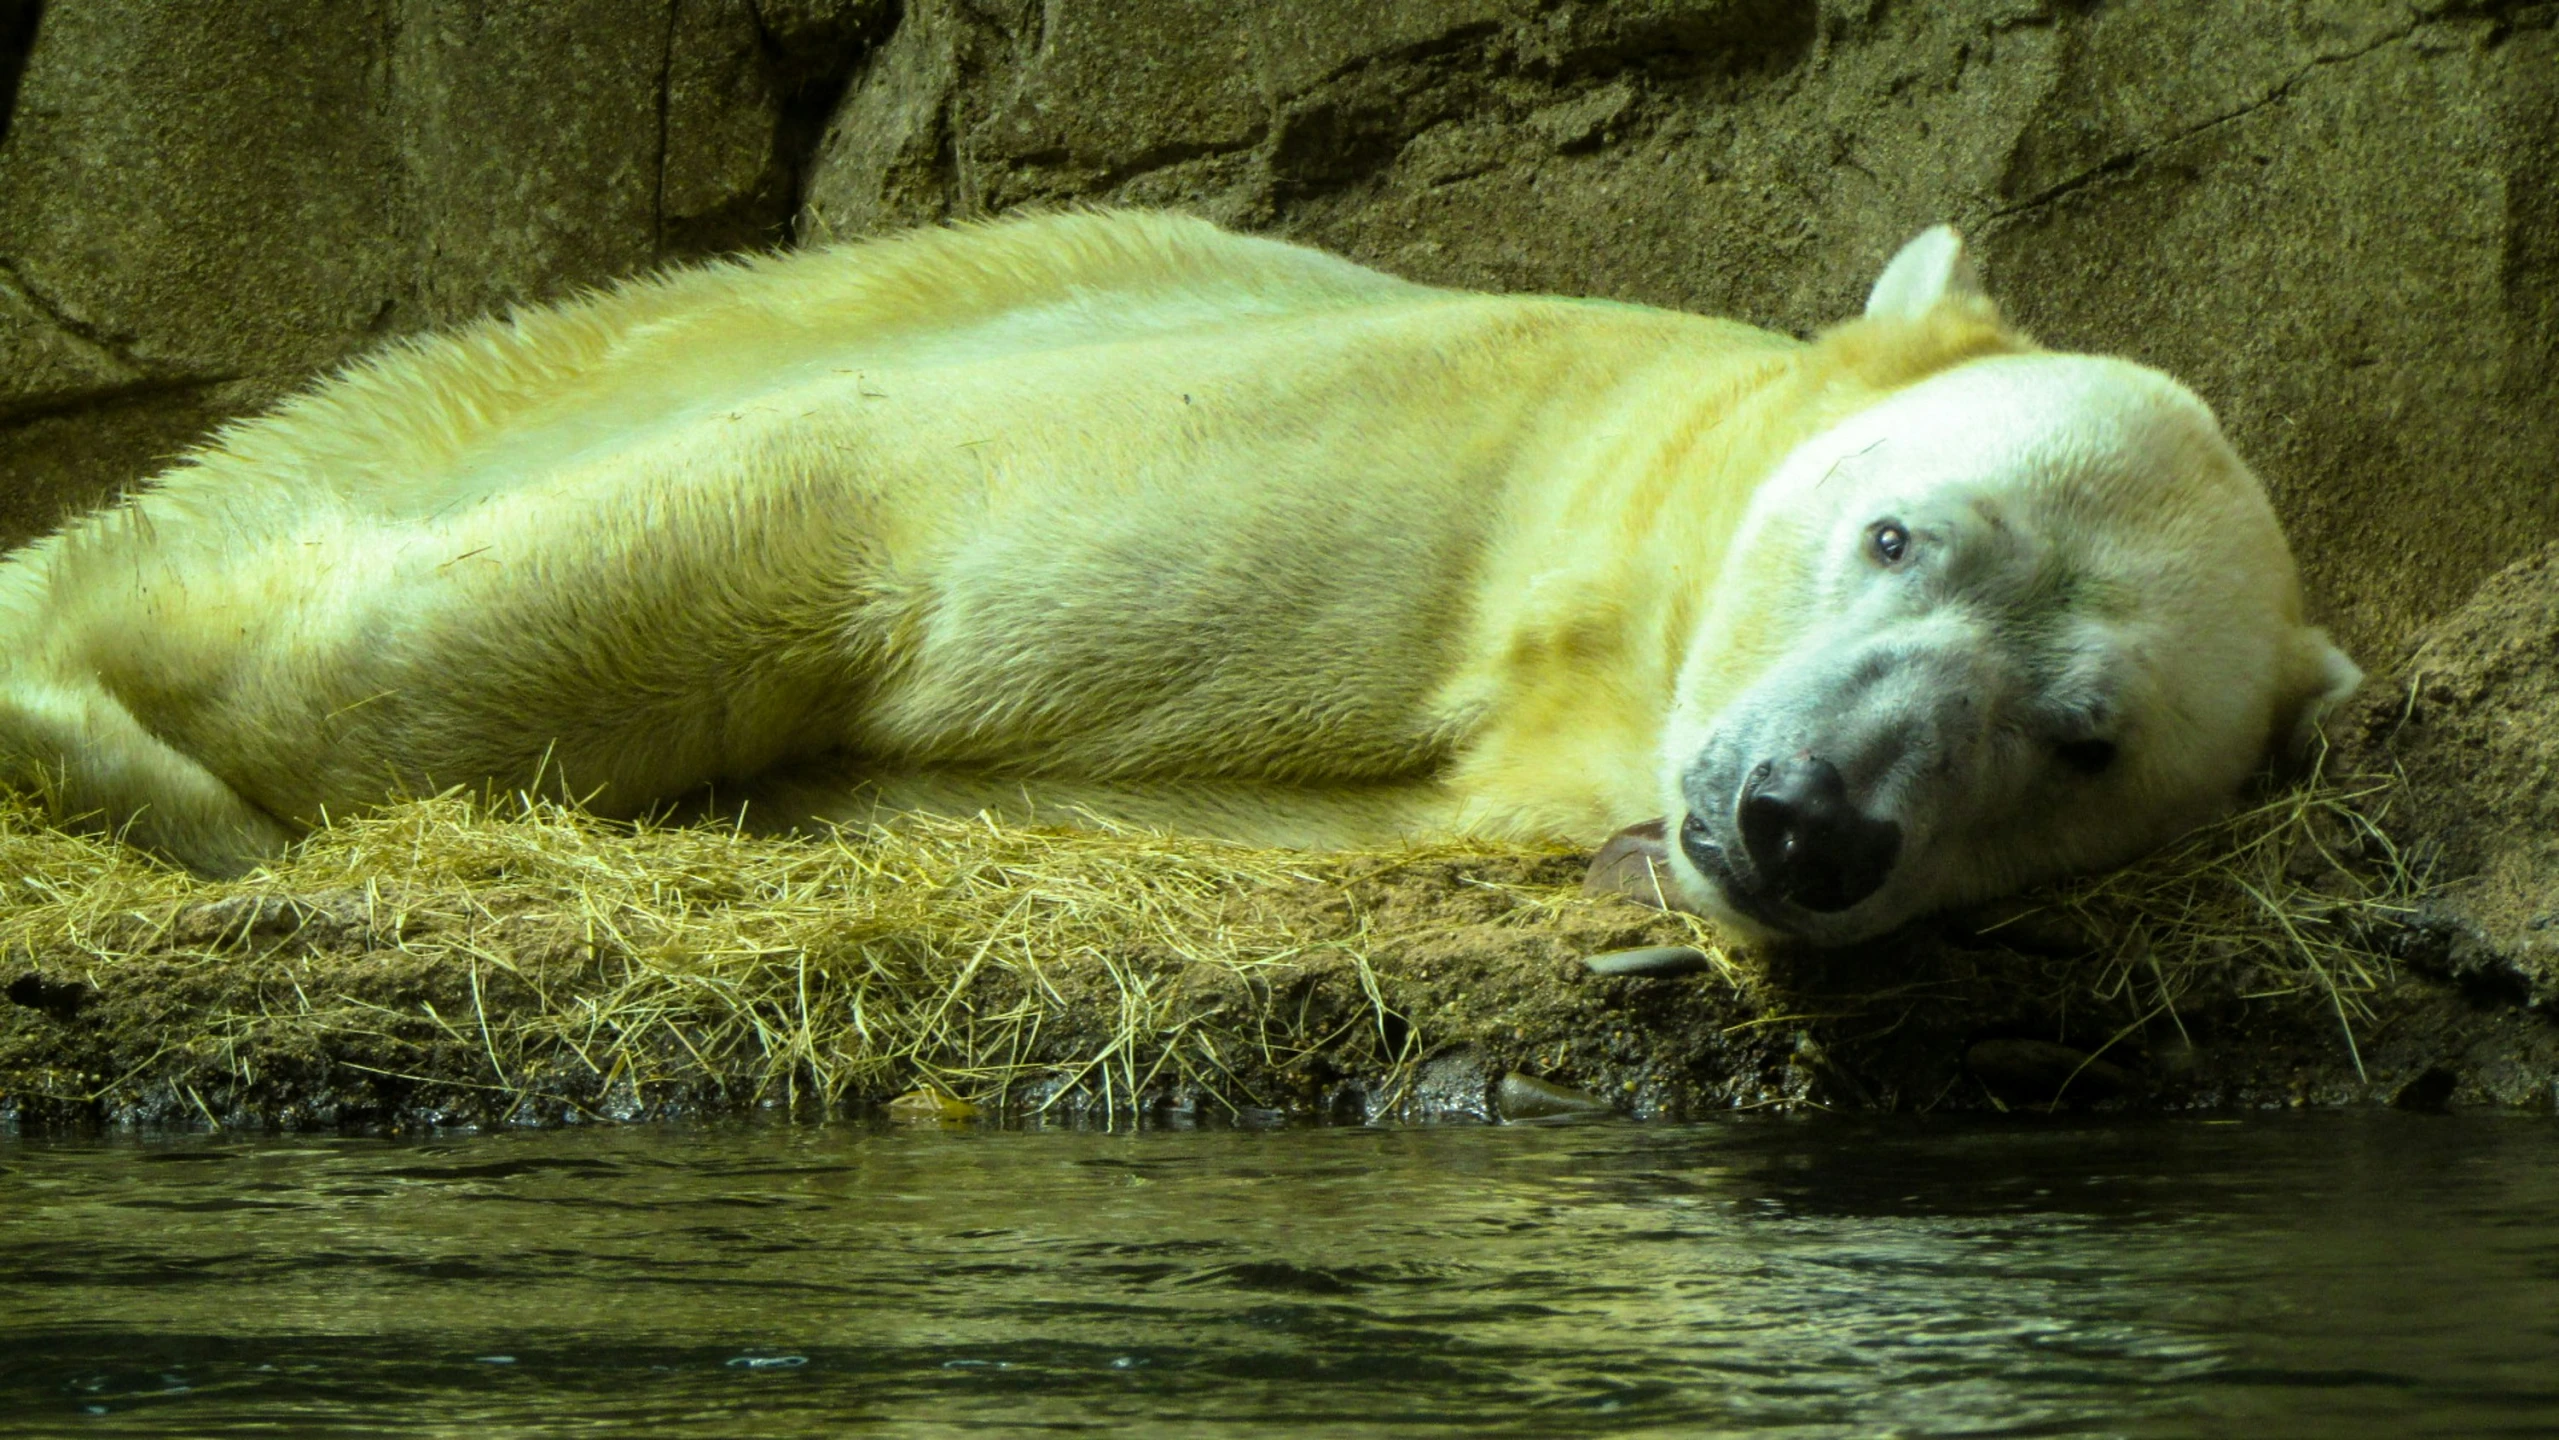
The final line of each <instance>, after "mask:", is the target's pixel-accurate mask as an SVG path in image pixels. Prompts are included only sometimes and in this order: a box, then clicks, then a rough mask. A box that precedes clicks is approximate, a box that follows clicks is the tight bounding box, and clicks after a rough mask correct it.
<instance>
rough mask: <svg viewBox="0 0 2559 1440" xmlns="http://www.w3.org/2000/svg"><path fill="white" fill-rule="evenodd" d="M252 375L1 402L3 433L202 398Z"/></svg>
mask: <svg viewBox="0 0 2559 1440" xmlns="http://www.w3.org/2000/svg"><path fill="white" fill-rule="evenodd" d="M248 378H249V377H248V376H245V375H191V376H188V377H186V378H185V379H168V380H141V381H136V382H134V383H132V384H127V385H111V386H104V387H101V388H98V389H94V390H78V391H71V392H68V393H55V394H51V395H42V396H37V397H35V398H33V399H30V400H27V401H24V402H17V403H6V404H0V434H6V433H7V432H9V431H11V430H16V429H21V428H23V427H25V426H28V425H32V424H35V423H36V422H37V421H39V420H58V419H61V418H62V417H64V416H66V415H84V414H87V413H89V412H91V411H105V410H121V409H126V408H129V407H131V406H133V405H136V404H141V403H145V402H148V401H153V400H164V399H167V398H169V397H171V396H188V397H198V398H201V397H203V396H205V395H206V394H207V392H210V391H213V390H218V389H220V388H221V387H222V386H225V385H229V384H232V383H234V382H236V381H240V380H245V379H248Z"/></svg>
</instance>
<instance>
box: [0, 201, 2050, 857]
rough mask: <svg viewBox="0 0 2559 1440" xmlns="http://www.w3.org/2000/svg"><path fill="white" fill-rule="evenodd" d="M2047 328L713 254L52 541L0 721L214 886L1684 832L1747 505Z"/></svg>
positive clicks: (401, 351)
mask: <svg viewBox="0 0 2559 1440" xmlns="http://www.w3.org/2000/svg"><path fill="white" fill-rule="evenodd" d="M2027 348H2028V347H2027V345H2026V342H2024V341H2023V340H2022V339H2020V338H2018V337H2017V336H2015V335H2014V334H2012V333H2010V332H2008V331H2006V330H2004V329H2003V328H2001V327H2000V326H1999V324H1998V322H1997V320H1996V317H1995V316H1994V315H1993V314H1992V313H1991V312H1990V311H1989V309H1988V307H1987V305H1986V304H1982V303H1967V302H1962V301H1960V300H1950V301H1948V303H1946V304H1943V305H1940V306H1937V307H1936V308H1935V309H1933V310H1930V311H1929V312H1928V313H1926V314H1924V315H1921V316H1917V317H1884V318H1878V319H1871V320H1862V321H1857V322H1852V323H1850V324H1848V325H1846V326H1844V327H1842V328H1841V329H1839V330H1837V331H1835V332H1833V333H1831V334H1830V335H1828V336H1826V337H1825V338H1823V339H1822V340H1820V341H1818V342H1816V343H1811V344H1806V343H1801V342H1797V341H1794V340H1790V339H1787V338H1784V337H1780V336H1775V335H1771V334H1768V333H1765V332H1762V331H1758V330H1755V329H1751V328H1749V327H1746V326H1743V325H1739V324H1735V323H1731V322H1726V321H1720V320H1712V319H1705V318H1700V317H1696V316H1690V315H1684V314H1676V313H1670V312H1664V311H1658V310H1650V309H1644V308H1639V307H1633V306H1625V305H1614V304H1604V303H1595V302H1584V301H1574V300H1563V299H1551V298H1533V297H1497V296H1487V295H1477V294H1467V293H1461V292H1453V291H1447V290H1439V289H1432V288H1427V287H1422V286H1417V285H1412V284H1408V283H1405V282H1403V281H1399V280H1395V279H1392V278H1390V277H1387V276H1384V275H1380V274H1377V273H1375V272H1372V271H1368V270H1364V269H1361V268H1358V267H1356V266H1353V265H1350V264H1348V263H1346V262H1343V261H1339V260H1336V259H1333V258H1330V257H1327V256H1324V255H1321V254H1318V253H1316V252H1312V251H1307V250H1302V249H1298V248H1295V247H1290V246H1284V245H1279V244H1275V243H1272V242H1267V241H1261V240H1254V239H1247V238H1242V237H1237V236H1232V235H1228V234H1224V233H1221V232H1219V231H1217V230H1215V229H1213V228H1212V227H1210V226H1207V225H1205V224H1202V223H1200V222H1197V221H1193V220H1187V219H1180V218H1176V217H1171V216H1163V215H1148V214H1074V215H1061V216H1051V217H1046V218H1039V219H1032V220H1025V221H1016V222H1010V223H1005V224H998V225H988V226H981V227H974V228H967V229H956V230H941V231H932V232H924V233H916V234H910V235H906V236H902V237H898V238H895V239H891V240H886V241H880V242H875V243H870V244H864V245H857V246H848V247H843V248H838V249H831V250H824V251H817V252H812V253H805V254H796V255H785V256H776V257H770V258H762V259H755V260H748V261H742V262H738V263H732V264H722V265H715V266H710V267H705V268H701V269H696V270H690V271H685V272H681V273H677V274H673V275H670V276H666V277H664V278H660V279H654V280H649V281H644V282H639V283H634V284H631V285H627V286H625V287H622V288H620V289H618V290H616V291H614V292H612V293H610V294H607V295H603V296H599V297H596V298H592V299H588V300H584V301H581V302H578V303H574V304H570V305H566V306H562V307H559V308H556V309H547V310H534V311H528V312H525V313H522V314H520V315H517V316H515V317H513V318H511V319H507V320H502V321H491V322H486V323H483V324H480V325H477V326H474V327H471V328H468V329H465V330H463V331H460V332H458V333H455V334H452V335H447V336H442V337H437V338H432V339H427V340H422V341H417V342H413V343H408V344H404V345H400V346H396V347H394V348H392V349H390V350H388V351H386V352H384V353H382V354H380V355H378V356H376V357H374V358H372V359H369V360H366V361H363V362H361V363H359V364H357V365H355V366H353V367H352V368H351V369H349V370H348V371H347V372H345V373H344V374H342V375H341V376H339V377H337V378H336V379H334V380H331V381H329V382H328V383H326V384H325V385H323V386H321V387H320V388H318V389H316V390H314V391H312V392H311V393H309V394H306V395H304V396H302V397H300V398H298V399H295V400H293V401H291V402H289V403H287V404H285V405H284V406H282V407H280V408H279V409H278V410H276V411H275V412H274V413H272V414H270V415H267V416H265V417H264V418H261V419H258V420H255V421H252V422H249V423H246V424H242V425H239V426H235V427H233V428H231V429H229V430H227V431H225V432H224V433H223V434H221V435H220V436H219V437H217V438H216V439H215V440H214V441H213V443H211V444H210V445H209V446H208V447H206V448H205V449H204V450H202V451H200V452H199V453H197V454H195V455H194V456H192V457H190V458H189V459H188V460H187V462H186V463H184V464H183V465H181V466H179V467H178V468H176V469H175V470H172V471H171V472H169V473H168V474H167V475H165V476H163V477H161V479H160V480H159V481H158V483H156V484H155V485H154V486H153V487H151V488H150V489H149V490H147V491H146V492H144V493H143V494H141V495H140V496H139V497H138V498H137V499H135V500H133V501H132V502H130V503H128V504H125V505H122V506H119V507H116V508H114V509H111V510H108V511H105V512H102V513H100V514H98V515H96V516H93V517H91V518H89V519H87V520H84V521H82V522H80V523H78V524H76V525H74V526H72V527H71V528H69V529H68V530H66V531H64V532H63V533H61V534H59V535H56V536H54V537H51V538H49V539H47V540H44V541H41V542H38V543H37V544H35V545H33V546H31V547H29V548H27V549H26V550H23V551H21V552H19V553H18V554H17V555H16V556H14V557H12V558H11V559H10V560H9V561H8V562H7V563H6V565H5V566H0V657H4V658H0V665H5V670H0V744H5V745H6V746H7V747H8V751H9V758H10V759H11V760H12V761H13V762H14V764H15V766H16V768H17V770H18V771H19V772H20V774H21V776H22V777H27V776H41V777H42V778H43V779H44V780H45V781H46V782H47V783H50V784H53V785H55V786H56V787H58V789H59V792H60V795H61V799H62V801H63V803H64V804H65V805H66V806H67V807H68V808H69V809H71V810H75V811H94V812H96V813H98V814H100V815H102V816H103V817H104V819H105V820H106V821H107V822H109V823H112V824H116V825H123V826H129V827H130V828H131V833H132V834H134V835H135V836H136V837H137V838H138V839H141V840H143V841H145V842H146V843H149V844H151V845H154V846H156V847H159V848H161V849H163V850H165V851H167V852H168V853H171V854H173V855H175V856H178V857H179V858H181V859H184V860H186V861H188V862H189V863H192V864H195V865H198V866H200V867H205V868H213V869H224V868H233V867H237V866H240V865H244V864H247V863H251V862H254V861H255V860H256V859H257V858H259V857H260V856H263V855H266V854H269V853H271V852H272V851H273V850H274V849H275V848H276V847H277V846H279V845H281V844H282V843H284V842H285V841H286V840H287V839H288V838H289V837H290V836H291V835H292V834H293V833H295V832H296V831H297V830H299V829H300V828H302V827H304V826H307V825H310V824H313V823H315V822H317V821H319V820H320V819H321V818H322V817H323V816H324V815H325V814H327V813H330V812H333V811H341V810H344V809H345V808H347V807H350V806H356V805H362V804H365V803H368V802H371V801H375V800H378V799H380V798H382V797H384V796H385V795H386V794H389V793H392V792H394V791H397V790H403V789H405V790H410V791H428V790H433V789H437V788H441V787H444V786H448V785H455V784H464V785H480V784H492V783H493V784H495V785H497V786H500V787H507V788H513V787H521V786H529V785H536V784H539V785H541V786H543V787H545V788H548V789H552V790H554V791H563V790H564V791H567V792H572V793H576V794H579V795H584V796H588V797H589V798H590V799H591V801H592V803H594V804H596V805H597V806H598V807H599V808H601V809H604V810H606V811H608V812H614V813H635V812H638V811H640V810H643V809H645V808H648V807H651V806H655V805H659V804H663V803H667V802H669V801H671V800H679V799H683V798H685V797H698V796H701V795H704V794H706V793H707V794H710V795H714V796H717V797H719V798H720V799H721V800H722V801H724V802H728V803H736V802H741V801H742V802H743V803H745V804H746V805H747V807H748V814H749V816H750V818H756V819H763V820H766V821H776V822H796V821H801V820H805V819H809V818H825V817H859V816H861V815H863V814H866V813H869V811H868V807H872V806H876V805H880V804H887V805H892V806H895V805H909V804H924V805H932V806H936V807H941V808H969V807H974V806H977V805H980V804H987V803H1010V804H1012V805H1013V806H1014V807H1015V808H1022V807H1030V808H1033V809H1034V810H1036V811H1038V812H1039V813H1047V814H1051V815H1059V814H1060V812H1061V807H1066V806H1084V807H1089V808H1091V809H1093V810H1095V811H1097V812H1099V813H1102V814H1105V815H1118V816H1124V817H1127V818H1133V819H1137V820H1141V821H1149V822H1155V823H1163V824H1168V825H1173V826H1177V827H1185V828H1191V829H1197V830H1205V831H1208V832H1212V833H1218V834H1224V835H1228V836H1233V837H1236V838H1244V839H1260V840H1276V841H1282V842H1288V843H1301V844H1338V843H1350V842H1364V841H1374V840H1382V839H1389V838H1393V837H1395V836H1398V835H1423V834H1445V833H1453V832H1461V831H1462V832H1468V833H1473V834H1477V835H1483V836H1494V837H1509V838H1539V839H1564V840H1572V841H1579V842H1585V843H1589V842H1595V841H1597V840H1599V839H1600V838H1602V837H1604V836H1606V835H1607V834H1608V833H1609V832H1611V831H1612V830H1614V829H1615V828H1617V827H1619V826H1622V825H1625V824H1628V823H1630V822H1634V821H1637V820H1641V819H1645V818H1648V817H1652V816H1655V815H1658V814H1659V813H1660V811H1661V808H1662V767H1663V761H1662V757H1661V747H1662V744H1663V735H1664V726H1665V722H1666V718H1667V716H1668V713H1669V711H1670V710H1671V708H1672V706H1673V704H1674V698H1675V694H1676V692H1678V691H1679V688H1680V686H1681V683H1682V669H1683V665H1684V664H1685V663H1687V659H1688V657H1689V656H1690V654H1691V653H1692V651H1693V650H1694V648H1695V637H1696V632H1697V630H1698V627H1699V626H1700V625H1701V624H1705V623H1709V617H1710V615H1714V616H1721V617H1723V618H1722V619H1721V620H1720V621H1718V622H1715V623H1721V624H1724V625H1725V626H1726V627H1727V628H1728V629H1729V630H1731V631H1733V633H1731V634H1729V635H1728V636H1727V641H1728V643H1727V645H1726V646H1725V653H1726V655H1727V657H1728V658H1727V659H1725V660H1723V661H1719V662H1718V663H1719V664H1720V665H1721V666H1722V667H1723V668H1724V669H1725V670H1728V671H1729V672H1730V673H1728V674H1722V675H1721V676H1720V677H1719V678H1718V679H1717V680H1716V681H1715V685H1717V686H1720V687H1722V689H1723V690H1724V691H1726V692H1729V691H1731V690H1734V689H1737V688H1738V687H1740V686H1743V685H1746V684H1747V683H1748V682H1749V681H1750V679H1751V677H1752V675H1753V674H1754V673H1755V672H1756V670H1757V668H1758V667H1760V666H1761V665H1764V664H1765V663H1766V661H1767V659H1768V658H1769V657H1770V656H1771V655H1772V654H1774V653H1775V651H1776V649H1777V648H1778V647H1780V646H1782V645H1784V644H1785V643H1787V640H1788V635H1789V634H1790V633H1791V627H1790V624H1789V622H1787V621H1785V620H1784V618H1783V617H1779V618H1776V619H1754V618H1752V617H1753V615H1754V613H1755V612H1754V611H1753V608H1752V602H1751V599H1750V597H1751V595H1752V594H1753V593H1755V592H1756V590H1757V588H1758V587H1760V586H1762V585H1763V584H1765V585H1769V586H1770V587H1771V593H1775V592H1776V591H1779V590H1782V589H1783V588H1784V587H1783V586H1782V585H1779V584H1776V581H1777V580H1778V579H1779V578H1780V577H1771V576H1757V577H1752V578H1751V579H1750V580H1749V582H1748V583H1743V582H1742V581H1740V580H1737V579H1735V578H1734V577H1728V576H1725V575H1723V574H1721V573H1720V568H1719V567H1720V566H1721V565H1722V563H1723V561H1724V558H1725V557H1726V555H1727V554H1728V552H1729V551H1730V549H1731V542H1732V540H1733V537H1734V534H1735V531H1736V528H1737V527H1738V526H1740V525H1741V523H1742V519H1743V516H1744V512H1745V510H1746V508H1747V507H1748V505H1749V503H1750V500H1751V497H1752V495H1753V492H1754V489H1755V488H1756V487H1757V486H1758V484H1759V483H1760V481H1761V480H1762V479H1763V477H1765V476H1767V475H1768V474H1769V473H1770V471H1771V470H1772V469H1773V468H1774V467H1776V466H1777V465H1778V463H1779V462H1780V461H1781V460H1782V459H1783V458H1784V457H1786V456H1787V455H1788V454H1789V453H1790V452H1791V451H1793V450H1795V448H1796V447H1798V446H1799V445H1801V444H1802V443H1803V442H1804V441H1805V440H1806V439H1807V438H1808V437H1810V436H1812V435H1814V434H1816V433H1817V432H1820V431H1822V430H1823V429H1825V428H1826V427H1829V426H1830V425H1832V424H1834V423H1835V422H1837V421H1838V420H1839V419H1841V417H1843V416H1847V415H1850V414H1853V413H1855V412H1857V411H1859V410H1860V409H1862V408H1864V407H1866V406H1869V405H1871V404H1873V403H1874V402H1875V400H1876V399H1877V397H1878V396H1880V395H1883V394H1886V393H1888V392H1890V391H1893V390H1895V389H1897V388H1900V387H1904V386H1908V385H1910V384H1911V383H1913V382H1914V381H1916V380H1918V379H1921V378H1923V377H1925V376H1927V375H1930V374H1934V373H1938V372H1940V371H1943V370H1945V369H1947V368H1948V367H1950V366H1955V365H1958V364H1961V363H1964V362H1966V361H1969V360H1972V359H1975V358H1978V357H1980V356H1983V355H1987V354H1996V353H2012V352H2020V351H2023V350H2025V349H2027ZM1763 624H1764V625H1766V626H1767V628H1768V633H1766V634H1765V635H1758V634H1754V633H1752V627H1754V626H1757V625H1763ZM1688 678H1689V681H1690V683H1691V684H1696V683H1698V682H1697V677H1695V676H1690V677H1688ZM1708 688H1709V689H1712V688H1714V686H1709V687H1708ZM1061 818H1062V816H1061Z"/></svg>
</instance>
